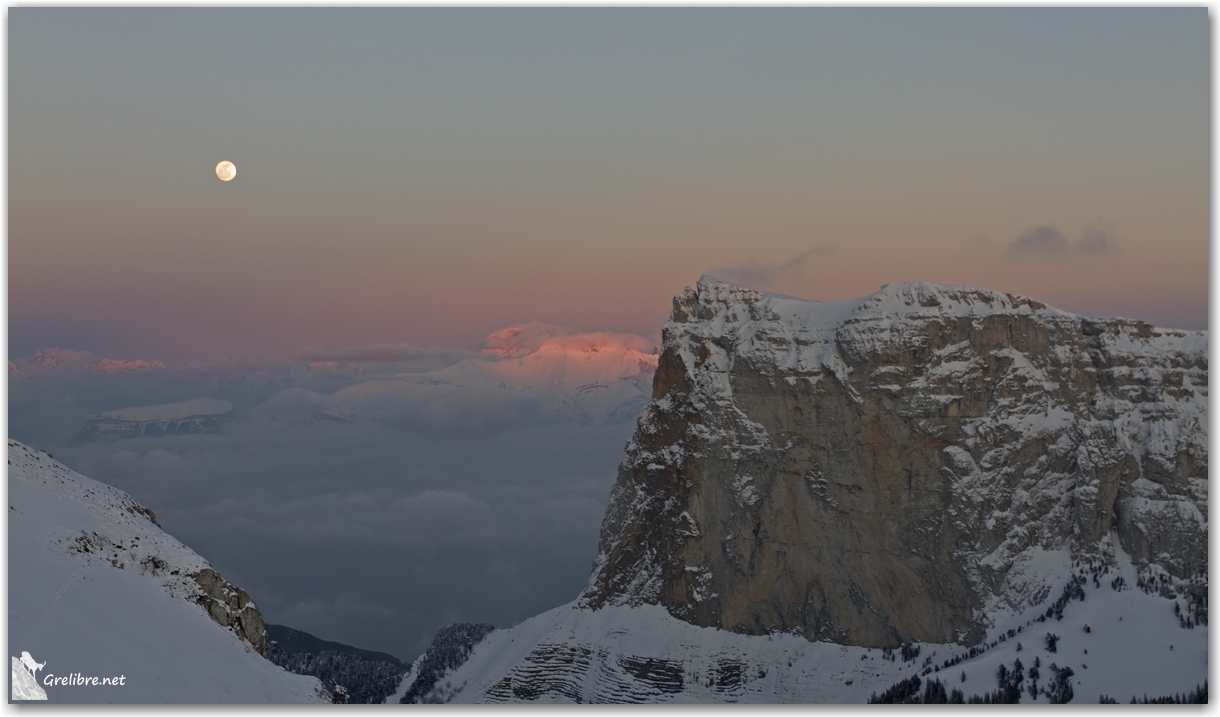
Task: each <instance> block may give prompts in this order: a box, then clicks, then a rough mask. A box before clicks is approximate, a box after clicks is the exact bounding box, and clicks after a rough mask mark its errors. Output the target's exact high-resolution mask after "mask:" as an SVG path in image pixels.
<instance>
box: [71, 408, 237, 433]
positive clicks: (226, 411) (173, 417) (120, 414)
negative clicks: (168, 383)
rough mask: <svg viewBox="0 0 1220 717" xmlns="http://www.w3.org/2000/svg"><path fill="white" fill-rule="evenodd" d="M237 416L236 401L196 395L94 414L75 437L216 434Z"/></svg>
mask: <svg viewBox="0 0 1220 717" xmlns="http://www.w3.org/2000/svg"><path fill="white" fill-rule="evenodd" d="M233 418H234V412H233V404H231V403H229V402H228V401H219V400H217V399H214V398H196V399H192V400H190V401H180V402H178V403H167V404H163V405H160V406H133V407H131V408H121V409H118V410H116V411H105V412H103V413H100V414H98V415H96V416H90V417H89V419H88V420H87V421H86V423H85V427H84V428H83V429H81V432H80V433H78V434H77V435H76V437H75V438H73V439H72V440H74V441H76V442H83V441H89V440H96V439H112V438H135V437H137V436H177V435H184V434H188V433H216V432H218V431H219V430H220V426H221V424H222V423H224V422H226V421H229V420H232V419H233Z"/></svg>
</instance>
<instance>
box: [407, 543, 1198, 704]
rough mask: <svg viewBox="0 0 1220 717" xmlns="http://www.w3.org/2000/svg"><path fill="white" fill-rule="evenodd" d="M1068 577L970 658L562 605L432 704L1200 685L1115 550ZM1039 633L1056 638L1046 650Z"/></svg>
mask: <svg viewBox="0 0 1220 717" xmlns="http://www.w3.org/2000/svg"><path fill="white" fill-rule="evenodd" d="M1078 574H1079V575H1080V576H1081V578H1082V579H1081V580H1080V581H1079V583H1078V584H1080V585H1081V587H1080V595H1083V596H1084V600H1080V599H1078V598H1072V599H1070V600H1068V601H1067V602H1066V605H1065V606H1064V607H1063V609H1062V619H1057V618H1055V617H1054V616H1052V617H1051V618H1049V619H1047V617H1046V610H1047V609H1048V608H1050V607H1052V605H1053V603H1054V602H1055V598H1058V597H1059V592H1061V591H1062V588H1063V587H1064V586H1066V583H1067V581H1066V580H1065V581H1064V583H1065V585H1064V586H1060V591H1059V592H1056V594H1055V595H1053V596H1051V598H1049V599H1048V600H1047V601H1046V602H1045V603H1044V604H1041V605H1038V606H1036V607H1035V608H1033V609H1030V610H1027V611H1025V612H1024V613H1022V614H1017V615H1011V616H1009V617H1007V618H1006V619H1004V620H1003V621H1002V622H1000V623H999V624H998V625H997V626H996V627H995V628H993V629H992V630H991V632H990V633H989V634H988V635H987V636H986V638H985V639H984V641H983V642H982V643H981V644H980V645H979V646H976V647H975V648H974V649H973V650H971V649H969V648H968V647H965V646H962V645H956V644H934V643H910V644H909V645H908V646H907V649H908V650H909V652H910V653H916V651H917V654H915V656H914V657H913V658H912V659H910V660H906V659H904V658H903V657H902V655H901V651H899V650H893V651H890V650H882V649H876V648H865V647H854V646H847V645H837V644H833V643H828V642H809V641H808V640H805V639H804V638H802V637H798V636H795V635H790V634H783V633H779V634H775V635H769V636H752V635H739V634H736V633H731V632H728V631H725V630H717V629H715V628H700V627H695V626H693V625H690V624H689V623H686V622H683V621H681V620H677V619H675V618H673V617H672V616H670V615H669V614H668V613H667V612H666V611H665V610H664V609H663V608H661V607H659V606H656V605H641V606H638V607H627V606H615V607H606V608H603V609H600V610H596V611H594V610H589V609H584V608H581V607H579V605H578V604H576V603H572V604H569V605H565V606H562V607H559V608H555V609H554V610H551V611H548V612H546V613H543V614H542V615H539V616H537V617H534V618H531V619H529V620H526V621H525V622H523V623H521V624H520V625H518V626H516V627H514V628H512V629H510V630H497V631H495V632H492V633H491V634H490V635H488V636H487V637H486V638H485V639H484V640H483V641H482V642H481V643H479V644H478V645H476V646H475V648H474V650H473V652H472V653H471V656H470V658H469V660H468V661H467V662H466V663H465V664H463V665H461V666H460V667H459V668H457V669H456V670H453V671H452V672H450V673H449V674H448V675H446V676H445V677H444V678H443V679H441V680H438V682H437V687H436V688H435V691H434V693H433V696H434V697H435V698H448V700H447V701H452V702H455V703H469V702H517V703H520V702H529V703H537V702H565V703H624V702H647V703H713V702H741V703H776V702H783V703H862V702H865V701H867V700H868V699H869V697H870V696H871V695H873V694H876V693H880V692H883V691H884V690H885V689H886V688H888V687H890V686H891V685H893V684H894V683H896V682H897V681H898V680H901V679H905V678H909V677H912V676H919V677H922V678H923V679H940V680H941V681H943V682H945V683H946V685H947V687H949V688H958V689H961V690H962V691H963V692H964V693H965V694H966V695H967V696H971V695H980V694H985V693H988V692H991V691H994V690H995V689H996V688H997V679H996V673H997V671H998V668H999V666H1000V665H1001V664H1003V665H1008V666H1011V665H1012V664H1013V663H1014V661H1016V660H1021V661H1022V663H1023V664H1024V665H1025V666H1026V667H1032V666H1033V665H1034V663H1035V660H1037V661H1039V662H1040V665H1041V666H1040V671H1041V676H1040V678H1039V680H1037V682H1038V689H1037V691H1036V695H1031V694H1030V693H1029V691H1028V688H1029V687H1030V686H1032V683H1033V682H1034V681H1033V680H1029V681H1026V682H1025V684H1024V687H1025V689H1024V690H1023V691H1022V694H1021V696H1020V701H1021V702H1027V703H1033V702H1037V703H1043V704H1045V703H1048V702H1050V701H1051V697H1050V695H1047V694H1043V693H1042V691H1041V688H1042V687H1045V686H1046V685H1047V683H1048V682H1049V681H1050V677H1051V670H1050V665H1051V664H1052V663H1053V664H1055V665H1056V666H1058V667H1071V668H1072V670H1073V672H1074V675H1073V677H1072V680H1071V683H1072V687H1073V690H1074V693H1075V697H1074V700H1073V701H1074V702H1081V703H1088V702H1093V703H1096V702H1097V700H1098V699H1099V698H1100V696H1101V695H1109V696H1111V697H1115V698H1118V699H1119V701H1121V702H1126V701H1127V700H1128V699H1129V698H1130V697H1132V696H1143V695H1148V696H1152V697H1155V696H1161V695H1166V694H1172V693H1175V692H1188V691H1190V690H1191V689H1193V688H1195V687H1197V686H1199V685H1201V684H1203V683H1204V681H1206V680H1207V660H1208V647H1207V627H1206V626H1200V627H1195V628H1193V629H1184V628H1183V627H1181V625H1180V622H1179V620H1178V618H1177V617H1175V614H1174V606H1173V602H1172V601H1170V600H1166V599H1164V598H1162V597H1160V596H1158V595H1156V594H1147V593H1145V592H1143V591H1141V590H1139V589H1132V588H1131V585H1132V584H1133V581H1135V580H1137V579H1138V571H1137V570H1136V568H1135V566H1134V565H1133V564H1132V563H1131V561H1130V560H1129V559H1128V558H1127V557H1126V556H1125V555H1121V554H1120V555H1119V556H1118V560H1117V562H1116V565H1115V567H1114V568H1112V569H1110V571H1109V572H1107V573H1106V574H1105V575H1101V574H1100V573H1099V574H1098V575H1099V579H1098V580H1097V581H1094V580H1092V576H1091V575H1090V574H1089V573H1088V572H1087V571H1085V572H1083V573H1078ZM1119 578H1122V579H1123V582H1121V583H1120V582H1118V581H1119ZM1112 585H1117V586H1118V587H1117V588H1115V587H1112ZM1086 626H1087V627H1088V630H1087V631H1086ZM1010 631H1011V633H1012V634H1011V636H1010V635H1009V633H1010ZM1048 634H1049V635H1052V636H1055V637H1057V638H1058V639H1057V640H1056V642H1055V651H1054V652H1051V651H1050V650H1049V649H1048V647H1047V635H1048ZM887 657H888V658H890V659H887ZM963 675H964V676H965V680H962V676H963ZM401 689H402V688H400V691H401ZM389 701H396V700H394V699H391V700H389ZM437 701H442V700H441V699H438V700H437Z"/></svg>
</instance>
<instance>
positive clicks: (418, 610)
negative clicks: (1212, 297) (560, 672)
mask: <svg viewBox="0 0 1220 717" xmlns="http://www.w3.org/2000/svg"><path fill="white" fill-rule="evenodd" d="M1207 13H1208V10H1207V8H1155V9H1138V8H1120V9H1104V8H1092V9H1054V8H1034V9H987V10H976V9H957V8H955V9H943V8H942V9H926V10H915V9H902V10H895V9H859V8H856V9H833V8H758V9H733V8H715V9H645V8H602V9H571V8H547V9H526V10H510V9H486V8H447V9H430V8H380V9H342V10H339V9H323V8H313V9H291V10H290V9H244V8H210V9H199V8H196V9H187V8H177V9H151V8H136V9H118V8H92V9H71V8H45V7H44V8H37V7H17V8H10V9H9V15H8V17H9V34H8V49H9V54H8V69H9V73H8V90H9V95H8V111H9V115H8V132H9V144H8V160H9V175H8V188H9V194H8V234H7V237H8V342H9V359H10V362H12V363H10V371H9V375H8V392H9V393H8V396H9V416H8V419H9V433H10V435H11V436H12V437H14V438H17V439H19V440H22V441H25V442H26V443H28V444H30V445H32V446H33V447H35V448H41V449H48V450H51V451H52V452H53V453H54V454H55V456H56V458H58V459H60V460H63V461H64V462H65V463H67V464H68V465H69V466H70V467H72V468H74V469H76V470H79V471H81V472H83V473H85V474H86V475H89V476H90V477H93V478H96V479H99V480H102V481H104V482H107V483H111V484H113V485H115V486H117V487H119V488H122V489H123V490H127V491H129V492H130V493H131V494H132V495H133V497H135V498H136V499H137V500H139V501H141V502H142V503H144V504H146V505H148V506H150V507H152V508H153V509H154V510H155V511H156V512H157V515H158V517H159V520H161V522H162V525H164V526H165V527H166V529H167V530H168V531H169V532H170V533H171V534H173V535H175V536H176V537H178V538H180V539H182V540H183V541H184V542H185V543H186V544H188V545H190V546H191V547H192V548H194V549H195V550H197V551H199V552H200V553H201V554H202V555H203V556H204V557H205V558H207V559H208V560H210V561H212V563H213V564H214V565H215V566H216V567H217V568H218V570H220V572H221V573H222V574H224V575H225V576H226V578H228V579H230V580H232V581H233V582H234V583H236V584H238V585H241V586H242V587H243V588H245V589H247V590H248V591H250V592H251V594H252V595H254V596H255V598H256V600H257V602H258V604H259V605H260V609H262V610H263V612H264V615H265V616H266V618H267V619H268V620H269V621H270V622H274V623H280V624H287V625H289V626H291V627H295V628H298V629H303V630H306V631H310V632H312V633H314V634H317V635H318V636H320V637H323V638H325V639H330V640H339V641H342V642H347V643H349V644H353V645H356V646H359V647H363V648H366V649H376V650H384V651H386V652H390V653H392V654H395V655H397V656H399V657H400V658H403V659H410V658H412V657H414V656H415V655H417V654H419V652H420V651H421V650H422V649H423V648H424V647H425V646H426V645H427V643H428V640H429V639H430V637H431V635H432V634H434V633H435V631H436V630H437V629H438V628H440V627H443V626H444V625H447V624H449V623H451V622H453V621H456V620H466V621H476V622H491V623H493V624H496V625H497V626H499V627H508V626H511V625H513V624H515V623H516V622H518V621H520V620H522V619H524V618H527V617H530V616H532V615H534V614H537V613H539V612H542V611H543V610H546V609H549V608H551V607H555V606H557V605H560V604H563V603H565V602H568V601H570V600H571V599H573V598H574V597H575V596H576V594H577V593H578V592H579V591H580V589H581V588H582V587H583V586H584V584H585V581H586V579H587V577H588V573H589V569H590V566H591V563H592V560H593V558H594V555H595V553H596V541H597V534H598V529H599V527H600V521H601V517H602V513H603V511H604V509H605V503H606V500H607V497H608V495H609V490H610V486H611V484H612V482H613V480H614V477H615V470H616V466H617V463H618V461H619V459H620V457H621V455H622V450H623V445H624V443H625V442H626V441H627V439H628V438H629V437H630V435H631V430H632V423H631V421H630V420H618V419H616V420H615V421H609V422H603V421H596V420H595V421H592V422H589V421H582V420H576V419H575V418H573V417H571V416H568V417H556V414H554V413H553V412H548V411H549V409H544V408H540V406H543V405H544V404H545V403H546V401H549V400H552V399H553V398H554V396H553V395H552V394H548V393H545V392H543V393H530V392H529V391H525V392H523V393H522V394H521V397H520V400H519V401H510V402H507V403H505V402H504V401H502V400H500V398H496V396H495V395H493V394H494V391H492V392H490V393H488V392H483V393H480V392H479V391H481V390H482V389H479V390H474V389H471V391H472V392H471V393H466V394H462V395H461V396H458V397H455V398H453V399H452V400H449V401H448V402H445V401H440V400H437V401H432V402H430V403H429V402H426V401H424V400H423V399H418V398H411V399H410V400H409V401H404V403H402V404H401V405H400V406H398V407H397V408H394V409H393V410H391V411H390V413H391V414H392V415H390V416H389V418H388V419H387V418H386V416H384V415H382V416H378V417H377V418H376V419H375V420H374V419H373V418H368V417H366V418H364V419H361V420H359V421H356V422H353V423H342V422H338V423H328V422H325V421H318V420H314V419H313V418H310V416H309V415H306V414H293V415H290V416H287V417H286V418H285V417H283V416H280V417H276V416H271V415H270V414H269V413H268V411H269V410H270V409H268V408H267V407H268V406H275V405H283V404H284V403H285V402H286V401H287V402H289V403H290V401H288V399H291V398H293V397H295V396H299V395H301V394H300V393H299V392H300V391H308V392H310V393H311V395H313V394H316V395H317V396H322V397H327V396H331V395H333V394H336V393H337V392H340V391H341V390H344V389H347V388H355V389H359V387H360V386H362V385H366V387H367V386H377V385H380V384H376V383H375V382H376V381H378V380H387V379H388V378H389V377H392V376H394V375H395V374H397V373H402V372H407V373H411V374H413V375H414V374H420V373H427V372H436V371H444V370H446V368H447V367H450V368H451V367H454V366H457V365H459V364H460V363H461V362H463V361H470V360H475V359H479V360H482V359H485V358H486V356H485V353H486V352H481V351H480V349H481V348H482V347H484V346H485V345H487V346H494V345H497V344H496V341H498V339H496V338H495V337H496V336H503V334H501V333H497V332H502V331H503V330H505V329H507V328H509V327H521V326H526V327H533V328H531V329H529V331H534V332H535V334H537V335H538V336H549V337H552V338H554V337H556V336H569V337H570V336H572V335H573V332H578V334H577V335H579V336H582V337H583V336H586V335H587V336H589V337H594V336H596V337H600V338H597V339H596V340H597V341H604V340H607V339H606V337H615V336H617V337H619V338H617V339H613V341H618V342H619V343H620V344H621V345H622V346H626V345H631V346H646V345H649V344H655V343H656V342H658V341H659V340H660V332H661V326H662V324H663V322H664V321H665V319H666V318H667V316H668V314H669V311H670V309H671V306H672V297H673V296H674V295H675V294H677V293H679V292H680V291H681V290H682V288H683V287H684V286H688V285H693V284H694V283H695V281H696V279H698V277H699V276H700V275H701V274H704V273H711V274H715V275H717V276H721V277H723V278H726V279H730V280H733V281H737V282H739V283H742V284H746V285H750V286H754V287H756V288H759V289H764V290H770V291H775V292H779V293H784V294H789V295H794V296H799V297H803V298H809V299H816V300H837V299H844V298H852V297H859V296H864V295H867V294H870V293H872V292H874V291H876V290H877V289H878V288H879V287H880V286H881V285H882V284H885V283H890V282H896V281H905V280H925V281H932V282H938V283H946V284H959V285H969V286H981V287H985V288H990V289H996V290H1001V291H1009V292H1014V293H1020V294H1025V295H1029V296H1032V297H1034V298H1036V299H1039V300H1041V301H1044V302H1047V303H1049V304H1051V305H1053V306H1055V307H1057V308H1060V309H1064V310H1067V311H1074V312H1079V313H1095V314H1103V315H1122V316H1128V317H1132V318H1139V319H1144V320H1148V321H1151V322H1153V323H1155V324H1158V325H1161V326H1166V327H1174V328H1187V329H1203V328H1206V327H1207V323H1208V318H1209V315H1208V304H1207V302H1208V281H1209V275H1208V268H1207V267H1208V261H1209V253H1208V240H1209V234H1208V231H1209V191H1210V187H1209V152H1210V145H1209V137H1210V135H1209V131H1210V124H1209V122H1210V120H1209V116H1208V112H1209V79H1208V72H1209V62H1210V59H1209V54H1208V53H1209V49H1208V41H1209V25H1208V14H1207ZM221 160H229V161H232V162H233V163H234V164H235V165H236V167H237V176H236V178H235V179H234V180H233V181H231V182H221V181H220V180H219V179H217V177H216V175H215V172H214V168H215V166H216V164H217V163H218V162H220V161H221ZM493 335H494V336H493ZM489 337H490V338H489ZM624 337H625V338H624ZM582 340H583V339H582ZM589 340H590V341H592V340H594V339H592V338H590V339H589ZM613 341H612V343H613ZM615 345H619V344H615ZM39 352H41V353H39ZM107 359H109V360H110V361H109V362H107V361H106V360H107ZM157 361H160V362H162V363H160V364H157V363H155V362H157ZM320 362H330V363H329V364H324V363H320ZM103 369H109V370H103ZM370 382H372V383H370ZM361 390H362V389H361ZM488 390H489V391H490V390H491V389H488ZM531 390H532V389H531ZM548 390H549V389H548ZM556 390H558V389H556ZM202 397H211V398H216V399H221V400H226V401H229V402H231V403H232V404H233V405H234V406H235V409H236V411H237V413H238V414H240V415H241V417H242V419H241V420H240V421H235V422H233V423H230V424H226V425H225V428H224V430H222V431H221V432H220V433H219V434H208V435H198V436H174V437H165V438H157V439H153V438H142V439H124V440H112V441H91V442H80V441H74V440H73V439H74V437H76V436H77V434H78V433H79V432H80V430H81V428H82V427H84V425H85V422H86V420H87V418H88V417H89V416H92V415H96V414H98V413H100V412H102V411H110V410H115V409H121V408H124V407H130V406H151V405H159V404H165V403H171V402H176V401H186V400H190V399H195V398H202ZM317 400H318V401H324V400H326V399H324V398H318V399H317ZM412 401H414V402H412ZM546 405H550V404H546ZM632 405H635V404H632ZM281 419H282V420H281Z"/></svg>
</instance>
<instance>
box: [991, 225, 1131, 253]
mask: <svg viewBox="0 0 1220 717" xmlns="http://www.w3.org/2000/svg"><path fill="white" fill-rule="evenodd" d="M1113 248H1114V242H1113V240H1112V239H1111V238H1110V235H1109V233H1108V232H1106V231H1105V230H1103V229H1101V228H1098V227H1088V228H1086V229H1085V230H1084V232H1083V233H1082V234H1081V235H1080V236H1079V237H1078V238H1077V239H1076V240H1075V241H1072V240H1069V239H1068V238H1067V236H1066V235H1065V234H1064V233H1063V232H1061V231H1059V230H1058V229H1056V228H1055V227H1053V226H1050V225H1048V224H1039V225H1037V226H1033V227H1030V228H1028V229H1026V230H1025V231H1023V232H1021V233H1020V234H1019V235H1017V238H1016V239H1013V240H1012V241H1011V242H1009V244H1008V248H1007V249H1006V251H1007V253H1008V255H1009V256H1014V257H1044V258H1057V257H1064V256H1068V255H1071V254H1086V255H1089V256H1099V255H1102V254H1106V253H1108V252H1110V251H1112V250H1113Z"/></svg>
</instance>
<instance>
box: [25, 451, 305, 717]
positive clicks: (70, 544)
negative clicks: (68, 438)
mask: <svg viewBox="0 0 1220 717" xmlns="http://www.w3.org/2000/svg"><path fill="white" fill-rule="evenodd" d="M8 476H9V478H8V481H9V482H8V486H9V649H10V652H11V653H12V654H13V655H20V654H21V652H22V651H28V652H30V653H31V654H33V655H34V656H35V657H36V658H37V659H38V660H39V661H40V662H45V663H46V667H45V668H44V670H45V672H44V673H39V674H38V675H37V678H38V679H39V680H42V679H44V677H46V676H47V675H51V674H53V675H61V676H67V675H70V674H72V673H80V674H82V675H85V676H91V675H97V676H111V675H115V676H117V675H119V674H120V673H121V674H122V675H124V676H125V680H124V682H123V684H122V686H107V687H95V686H66V685H55V686H47V687H45V688H44V689H45V690H46V691H47V694H48V698H49V701H51V702H78V703H92V702H117V703H137V702H162V703H192V702H208V703H211V702H238V703H255V702H320V701H329V695H328V694H327V693H325V692H324V691H323V690H322V685H321V683H320V682H318V681H317V680H316V679H314V678H307V677H301V676H297V675H291V674H289V673H287V672H284V671H283V670H281V669H280V668H278V667H276V666H275V665H273V664H272V663H270V662H269V661H267V660H266V659H265V658H264V657H262V656H261V655H260V654H259V653H258V652H257V651H256V648H255V646H253V645H252V644H251V643H250V642H249V641H248V640H247V639H243V638H244V637H245V635H244V633H243V632H242V630H241V627H242V624H241V620H244V619H247V618H250V617H252V616H253V615H254V614H255V613H256V612H257V608H256V607H255V606H254V604H253V602H252V601H249V600H248V598H247V601H246V602H243V603H241V605H240V608H239V607H238V599H237V598H238V596H237V595H236V594H231V593H235V591H236V589H235V588H233V587H232V586H231V585H229V584H228V583H226V582H224V581H223V580H221V579H220V577H219V575H217V574H216V573H215V571H214V570H212V568H211V566H210V565H209V564H208V562H207V561H206V560H204V559H203V558H202V557H200V556H199V555H198V554H197V553H195V552H194V551H192V550H191V549H190V548H188V547H186V546H185V545H183V544H182V543H181V542H179V541H178V540H176V539H175V538H174V537H173V536H171V535H169V534H167V533H165V532H164V531H162V530H161V529H160V527H158V526H157V525H156V524H155V522H154V521H155V518H154V516H153V514H152V512H151V511H149V510H148V509H146V508H144V507H143V506H141V505H140V504H138V503H137V502H135V501H134V500H132V498H131V497H130V496H129V495H127V494H126V493H124V492H123V491H120V490H118V489H116V488H113V487H111V486H108V485H106V484H104V483H100V482H98V481H95V480H92V479H90V478H87V477H85V476H82V475H80V474H77V473H74V472H73V471H71V470H69V469H68V468H66V467H64V466H63V465H62V464H60V463H57V462H56V461H54V460H53V459H52V458H51V456H50V455H49V454H46V453H42V452H40V451H36V450H33V449H31V448H29V447H27V446H25V445H23V444H21V443H19V442H17V441H12V440H10V441H9V463H8ZM196 576H201V577H196ZM201 580H202V582H200V581H201ZM204 583H206V584H207V587H208V588H210V589H211V590H210V592H208V591H205V590H206V589H205V587H204ZM241 592H242V594H243V595H244V591H241ZM213 593H214V594H213ZM225 601H228V602H229V603H230V605H225V604H224V603H225ZM230 607H231V608H232V612H230ZM217 616H219V619H224V620H231V621H232V625H233V629H226V628H225V627H222V625H221V624H218V619H217ZM257 624H258V626H259V629H260V631H261V618H260V619H259V620H258V623H257ZM239 635H241V636H239Z"/></svg>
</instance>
